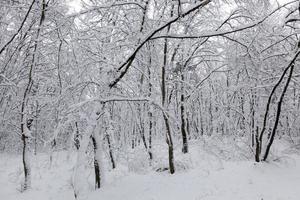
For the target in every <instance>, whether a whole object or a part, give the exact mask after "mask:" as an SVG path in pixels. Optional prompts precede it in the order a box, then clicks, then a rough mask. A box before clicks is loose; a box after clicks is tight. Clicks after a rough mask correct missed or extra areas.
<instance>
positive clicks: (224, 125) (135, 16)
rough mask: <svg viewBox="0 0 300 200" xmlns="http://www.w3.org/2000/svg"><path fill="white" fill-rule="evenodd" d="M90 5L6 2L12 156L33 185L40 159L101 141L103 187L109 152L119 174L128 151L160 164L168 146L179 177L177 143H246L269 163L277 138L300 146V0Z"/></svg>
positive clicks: (2, 143) (6, 99) (0, 29)
mask: <svg viewBox="0 0 300 200" xmlns="http://www.w3.org/2000/svg"><path fill="white" fill-rule="evenodd" d="M81 4H82V8H81V10H80V11H79V12H71V11H70V9H71V8H70V5H68V4H67V3H66V2H64V1H61V0H32V1H29V0H18V1H14V0H2V1H1V2H0V13H1V15H0V123H1V126H0V150H1V151H18V152H22V153H23V166H24V172H25V183H24V189H27V188H28V187H30V174H31V172H30V162H29V159H28V157H30V156H31V152H34V153H36V152H50V157H51V155H52V154H51V152H53V151H56V150H62V149H70V148H71V149H74V151H75V150H77V151H78V163H80V161H81V160H82V157H83V156H84V155H85V152H86V150H87V148H88V146H89V145H92V146H93V149H94V156H95V157H94V167H95V175H96V178H95V182H96V185H95V186H96V188H100V186H101V184H100V183H101V172H100V171H101V151H102V149H105V151H107V152H108V154H109V162H110V163H111V165H112V168H115V167H116V166H117V165H118V162H117V160H116V159H115V155H114V154H116V153H117V152H120V151H122V149H126V148H132V149H134V148H136V147H137V146H143V148H144V150H145V152H146V154H147V155H148V159H149V161H150V163H151V161H152V160H153V159H155V155H153V144H154V143H155V142H162V143H165V142H166V148H167V149H168V158H169V159H168V166H167V168H166V169H167V170H169V171H170V173H172V174H173V173H175V172H176V166H175V165H174V161H176V157H174V148H175V144H180V146H181V148H182V153H188V152H189V142H190V141H192V140H193V141H194V140H202V139H203V137H212V136H219V137H222V138H227V137H230V138H233V139H236V140H242V141H244V142H245V143H246V144H247V145H245V150H247V151H249V155H253V159H255V161H257V162H260V161H266V160H267V159H268V157H269V152H270V149H271V147H272V143H273V141H274V138H275V139H276V138H280V137H284V138H285V139H287V140H289V141H290V142H291V143H294V144H298V143H299V140H298V138H299V130H300V123H299V113H300V112H299V111H300V108H299V106H300V96H299V94H300V93H299V73H300V69H299V68H298V65H299V61H298V55H299V52H300V51H299V29H298V26H299V23H298V21H299V20H300V18H299V1H298V0H294V1H292V0H291V1H290V2H288V3H286V4H279V3H278V2H276V1H261V0H251V1H248V0H202V1H193V0H187V1H181V0H128V1H127V0H124V1H117V0H116V1H108V0H86V1H82V2H81ZM102 145H104V146H102ZM249 147H250V148H249ZM81 167H82V166H81V165H80V164H78V166H77V168H76V169H77V173H80V168H81ZM162 170H163V169H162ZM75 187H76V185H75ZM78 190H79V189H78ZM76 191H77V190H76V188H75V196H76Z"/></svg>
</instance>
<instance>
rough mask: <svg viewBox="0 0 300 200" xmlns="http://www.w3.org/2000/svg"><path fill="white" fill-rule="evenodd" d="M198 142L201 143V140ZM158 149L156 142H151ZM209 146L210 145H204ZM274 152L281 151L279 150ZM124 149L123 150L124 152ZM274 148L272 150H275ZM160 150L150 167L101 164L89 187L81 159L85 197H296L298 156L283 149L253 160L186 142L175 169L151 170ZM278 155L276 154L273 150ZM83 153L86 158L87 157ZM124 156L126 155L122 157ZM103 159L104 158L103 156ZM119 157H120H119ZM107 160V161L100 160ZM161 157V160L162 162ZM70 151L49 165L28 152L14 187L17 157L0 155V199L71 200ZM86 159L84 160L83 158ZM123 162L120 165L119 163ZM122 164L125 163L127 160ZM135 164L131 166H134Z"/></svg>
mask: <svg viewBox="0 0 300 200" xmlns="http://www.w3.org/2000/svg"><path fill="white" fill-rule="evenodd" d="M202 145H203V144H202ZM155 148H156V149H158V147H155ZM207 149H211V147H209V148H207ZM141 151H142V148H141V149H137V150H136V151H132V152H131V153H132V154H136V155H137V156H132V158H133V160H130V162H137V163H138V162H139V160H138V159H143V160H144V159H145V158H144V157H142V156H139V155H140V154H142V153H141ZM280 152H283V151H282V149H280ZM127 153H128V152H127ZM275 153H276V152H275ZM164 154H165V152H164V151H163V150H162V151H160V152H159V151H155V152H154V155H156V157H155V160H156V161H155V162H153V163H152V169H151V167H148V168H147V167H145V166H143V165H141V167H142V168H143V170H140V171H134V170H131V169H130V168H129V167H127V166H128V165H125V163H123V162H119V165H118V166H117V169H115V170H111V169H108V167H109V166H110V165H109V164H107V163H106V164H105V167H106V169H105V177H106V182H105V183H104V186H103V187H102V188H101V189H100V190H98V191H94V182H93V181H94V174H93V168H92V164H91V163H90V165H88V164H86V166H85V172H84V174H82V176H83V177H85V179H86V181H84V183H86V184H87V185H86V186H85V188H84V189H85V190H86V193H85V195H82V196H81V199H87V200H99V199H101V200H168V199H172V200H183V199H184V200H262V199H263V200H299V198H300V190H299V186H300V173H299V172H300V156H299V155H297V154H293V153H291V152H289V154H288V155H285V154H281V155H280V156H279V157H277V159H276V160H275V161H272V162H269V163H259V164H256V163H254V162H253V161H251V160H247V159H240V160H235V159H230V160H227V161H226V160H221V159H219V158H218V157H217V156H215V155H216V154H214V153H212V152H208V151H206V150H205V149H204V148H203V146H201V145H200V144H197V143H195V144H192V145H191V153H189V154H188V155H182V154H181V153H180V151H176V154H175V159H176V161H177V162H176V170H177V171H176V173H175V174H174V175H170V174H168V172H167V171H164V172H156V171H155V170H154V169H155V168H157V167H158V166H164V165H163V164H164V163H163V162H162V160H163V159H164V158H165V155H164ZM277 156H278V155H277ZM87 158H88V157H87ZM126 159H128V158H126ZM105 160H108V159H105ZM119 161H120V160H119ZM106 162H107V161H106ZM164 162H166V161H164ZM75 163H76V154H75V153H72V154H70V153H68V152H66V151H62V152H55V153H54V154H53V163H52V166H51V168H49V156H47V155H46V154H38V155H37V156H33V157H32V188H31V189H30V190H29V191H26V192H23V193H21V192H20V183H21V180H22V178H23V171H22V165H21V164H22V163H21V156H19V155H11V154H9V155H8V154H0V199H4V200H41V199H43V200H52V199H53V200H71V199H75V198H74V193H73V186H72V181H71V180H72V175H73V174H74V166H75ZM86 163H88V159H86ZM120 163H123V164H120ZM127 164H128V163H127ZM136 167H137V166H135V168H136Z"/></svg>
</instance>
